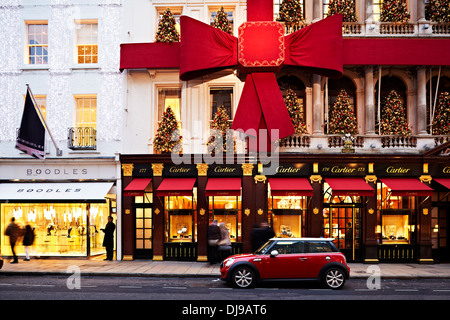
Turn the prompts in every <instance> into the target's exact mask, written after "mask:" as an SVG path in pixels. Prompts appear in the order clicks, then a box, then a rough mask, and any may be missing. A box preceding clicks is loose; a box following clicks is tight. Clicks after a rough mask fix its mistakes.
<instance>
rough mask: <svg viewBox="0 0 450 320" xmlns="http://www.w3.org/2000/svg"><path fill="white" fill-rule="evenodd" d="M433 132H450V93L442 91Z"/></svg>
mask: <svg viewBox="0 0 450 320" xmlns="http://www.w3.org/2000/svg"><path fill="white" fill-rule="evenodd" d="M433 134H438V135H441V134H442V135H449V134H450V93H448V92H442V93H441V94H440V95H439V98H438V103H437V106H436V111H435V113H434V119H433Z"/></svg>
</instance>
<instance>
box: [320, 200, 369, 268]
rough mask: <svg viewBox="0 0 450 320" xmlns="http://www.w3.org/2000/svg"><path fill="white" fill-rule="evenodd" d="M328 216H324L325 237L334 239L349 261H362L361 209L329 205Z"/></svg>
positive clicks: (353, 205) (342, 205)
mask: <svg viewBox="0 0 450 320" xmlns="http://www.w3.org/2000/svg"><path fill="white" fill-rule="evenodd" d="M325 207H328V208H329V210H328V215H324V235H325V237H326V238H334V239H335V240H334V244H335V245H336V247H337V248H338V249H339V250H340V251H341V252H342V253H343V254H344V255H345V257H346V258H347V261H359V260H360V259H361V208H360V207H359V206H357V205H355V204H352V205H345V204H339V205H333V204H328V205H326V206H325Z"/></svg>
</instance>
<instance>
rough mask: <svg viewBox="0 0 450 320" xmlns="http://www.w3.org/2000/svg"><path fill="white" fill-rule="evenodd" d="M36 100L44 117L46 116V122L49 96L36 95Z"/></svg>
mask: <svg viewBox="0 0 450 320" xmlns="http://www.w3.org/2000/svg"><path fill="white" fill-rule="evenodd" d="M34 99H35V100H36V103H37V105H38V107H39V109H40V110H41V113H42V115H43V116H44V120H46V119H47V96H46V95H42V94H36V95H34Z"/></svg>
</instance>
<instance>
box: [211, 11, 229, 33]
mask: <svg viewBox="0 0 450 320" xmlns="http://www.w3.org/2000/svg"><path fill="white" fill-rule="evenodd" d="M213 26H214V27H216V28H217V29H220V30H222V31H223V32H226V33H229V34H233V29H232V28H231V25H230V22H229V21H228V15H227V13H226V12H225V10H224V9H223V7H221V8H220V9H219V10H218V11H217V15H216V16H215V18H214V24H213Z"/></svg>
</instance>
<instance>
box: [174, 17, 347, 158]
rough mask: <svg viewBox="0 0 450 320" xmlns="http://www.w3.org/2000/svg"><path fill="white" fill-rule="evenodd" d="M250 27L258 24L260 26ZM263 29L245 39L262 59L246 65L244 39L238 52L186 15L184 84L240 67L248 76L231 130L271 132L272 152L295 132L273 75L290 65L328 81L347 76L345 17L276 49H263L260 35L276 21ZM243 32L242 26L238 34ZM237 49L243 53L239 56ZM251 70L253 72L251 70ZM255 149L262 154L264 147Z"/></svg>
mask: <svg viewBox="0 0 450 320" xmlns="http://www.w3.org/2000/svg"><path fill="white" fill-rule="evenodd" d="M250 23H256V24H258V22H250ZM259 24H260V25H258V26H254V28H258V27H261V29H260V30H258V29H253V30H252V31H253V32H252V34H251V36H250V37H253V38H252V39H246V40H245V42H246V44H245V45H246V46H247V47H249V44H250V49H248V48H246V50H250V51H247V52H250V53H254V54H255V55H257V56H258V58H255V59H260V60H258V61H257V62H255V63H254V64H252V63H251V62H250V63H249V64H247V65H243V64H242V61H246V59H244V58H243V54H242V49H243V48H242V47H243V41H242V40H243V39H242V37H241V38H240V41H239V45H240V46H241V47H240V48H239V47H238V39H237V38H236V37H234V36H232V35H229V34H227V33H225V32H223V31H221V30H219V29H217V28H214V27H212V26H209V25H207V24H205V23H202V22H200V21H197V20H195V19H192V18H190V17H187V16H182V17H181V44H180V79H181V80H191V79H195V78H198V77H201V76H204V75H207V74H210V73H213V72H216V71H220V70H224V69H230V71H232V70H233V69H235V68H237V67H239V69H240V70H241V71H243V72H245V73H248V74H247V78H246V81H245V85H244V88H243V91H242V95H241V99H240V101H239V105H238V108H237V111H236V115H235V117H234V120H233V126H232V129H235V130H242V131H244V133H246V134H248V135H249V136H252V137H254V138H256V139H260V138H262V135H265V133H263V132H260V130H259V129H267V141H268V144H267V145H268V149H269V150H270V147H271V144H272V143H273V142H275V141H276V140H278V139H281V138H284V137H287V136H289V135H291V134H294V133H295V131H294V127H293V125H292V122H291V120H290V117H289V113H288V111H287V108H286V106H285V103H284V99H283V97H282V95H281V92H280V89H279V87H278V84H277V81H276V77H275V74H274V73H273V72H276V71H278V70H279V69H280V68H282V67H283V66H290V67H298V68H301V69H304V70H307V71H309V72H312V73H317V74H320V75H324V76H327V77H330V78H339V77H341V76H342V74H343V54H342V52H343V45H342V43H343V42H342V15H334V16H331V17H329V18H326V19H324V20H321V21H319V22H316V23H314V24H312V25H310V26H307V27H305V28H302V29H300V30H298V31H296V32H294V33H292V34H290V35H287V36H284V39H281V40H280V41H279V40H278V39H276V40H275V42H274V43H275V45H276V47H275V48H271V47H270V45H269V46H267V45H265V42H264V41H268V39H267V38H265V37H264V36H262V35H263V31H264V30H263V28H264V27H266V25H264V24H272V25H273V24H276V22H260V23H259ZM241 28H242V26H241V27H240V30H241ZM243 29H244V28H243ZM259 31H261V32H259ZM269 32H270V31H269ZM283 40H284V41H283ZM283 42H284V43H283ZM238 49H239V50H241V51H240V52H239V54H238ZM251 49H253V52H251ZM272 49H273V50H272ZM265 51H267V55H268V56H270V57H268V58H267V59H269V60H270V59H272V58H273V57H275V58H278V59H275V58H273V59H272V60H270V61H265V60H263V58H264V54H265V53H266V52H265ZM268 51H270V53H269V52H268ZM238 55H239V57H238ZM248 55H250V56H251V55H252V54H248ZM277 55H278V56H277ZM238 58H239V59H238ZM238 60H239V61H238ZM280 61H281V63H280ZM239 62H241V63H239ZM249 65H251V66H252V67H251V68H249ZM272 130H278V133H279V134H278V135H276V134H273V131H272ZM254 146H255V145H254V144H250V150H252V151H255V150H256V149H255V148H254ZM257 149H259V150H260V151H262V148H261V146H259V147H257Z"/></svg>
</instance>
